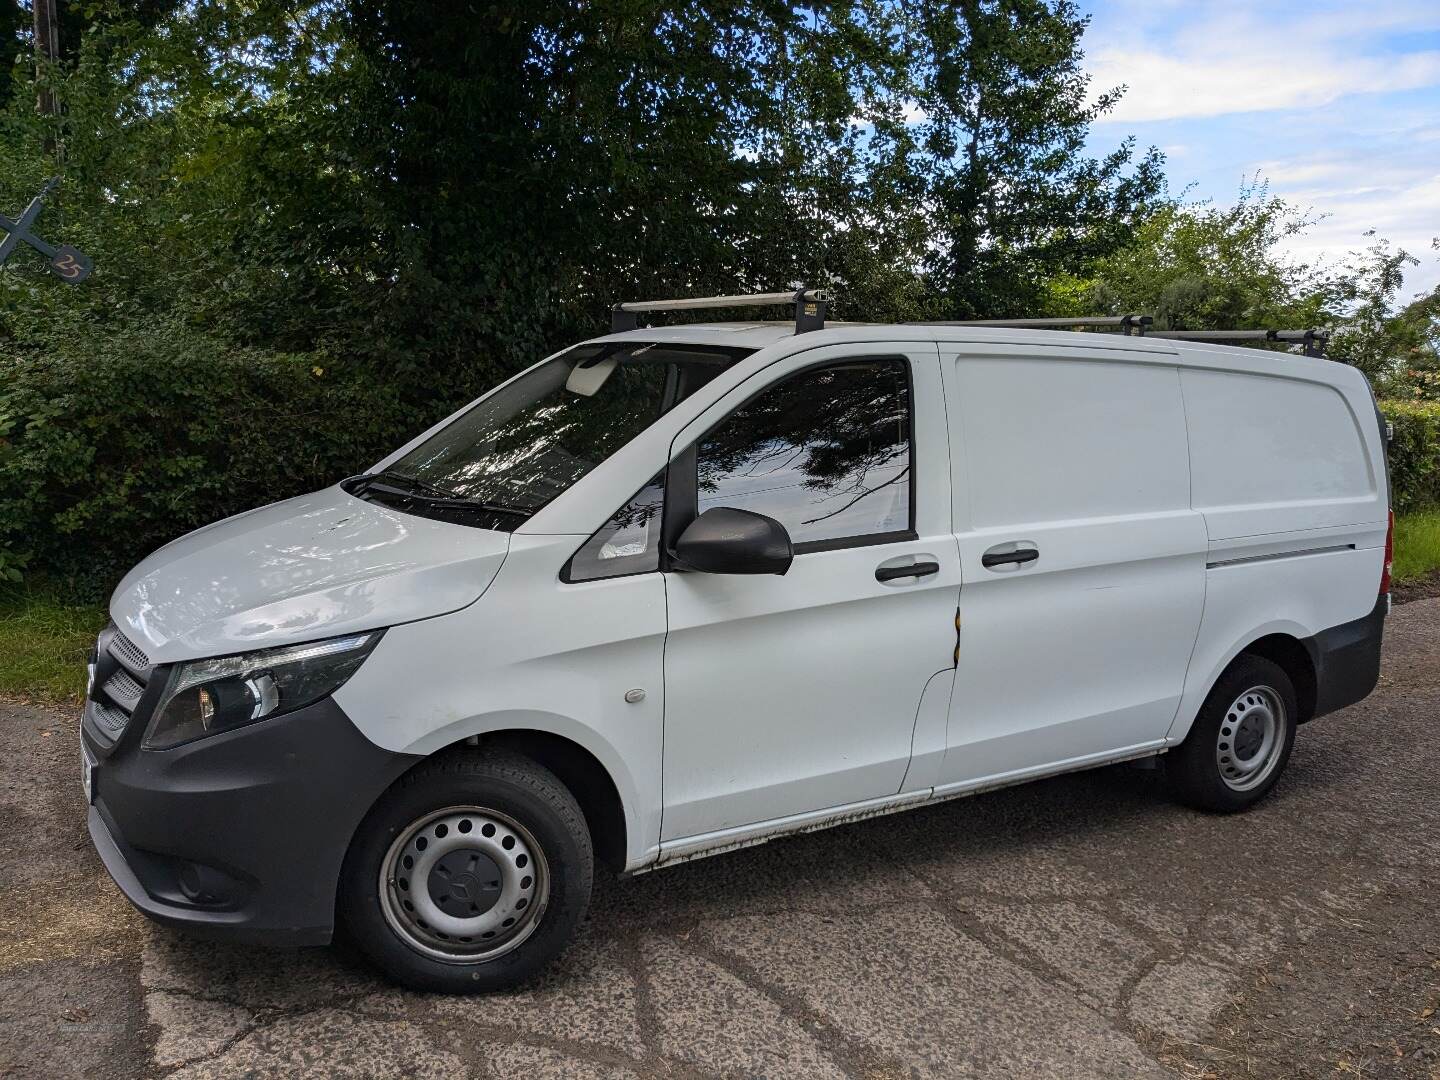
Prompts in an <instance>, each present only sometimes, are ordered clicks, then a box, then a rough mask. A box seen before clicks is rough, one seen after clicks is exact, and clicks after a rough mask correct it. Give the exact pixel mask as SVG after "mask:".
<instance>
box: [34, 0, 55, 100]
mask: <svg viewBox="0 0 1440 1080" xmlns="http://www.w3.org/2000/svg"><path fill="white" fill-rule="evenodd" d="M31 7H32V8H33V9H34V12H35V73H36V75H37V76H38V77H39V78H41V79H46V78H48V77H49V75H50V70H51V65H53V64H54V63H55V61H56V60H57V59H59V57H60V21H59V19H57V18H56V17H55V0H31ZM35 111H36V112H38V113H39V114H40V115H41V116H50V115H52V114H54V113H56V112H59V102H58V101H56V99H55V91H54V90H52V89H50V87H48V86H45V85H42V86H41V87H40V88H39V90H38V91H37V92H36V94H35Z"/></svg>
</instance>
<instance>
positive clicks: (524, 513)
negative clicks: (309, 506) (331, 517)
mask: <svg viewBox="0 0 1440 1080" xmlns="http://www.w3.org/2000/svg"><path fill="white" fill-rule="evenodd" d="M381 477H384V478H385V480H391V479H392V477H393V479H394V480H397V481H399V483H385V482H382V480H381V479H380V478H381ZM360 479H361V480H363V481H364V484H363V486H359V487H358V489H357V490H356V491H355V492H354V494H356V495H357V496H361V497H363V496H365V495H368V494H369V493H370V492H372V491H374V492H377V493H380V494H384V495H389V496H392V497H395V498H400V499H405V500H408V501H410V502H418V503H421V504H423V505H425V506H434V507H438V508H440V509H444V510H468V511H471V512H475V511H481V512H484V513H490V514H511V515H514V516H515V517H522V518H528V517H529V516H530V513H531V512H530V511H529V510H522V509H521V508H520V507H518V506H505V505H503V504H501V503H492V502H485V501H484V500H482V499H466V498H463V497H461V496H458V495H452V494H448V493H447V494H444V495H431V494H429V492H430V491H440V490H442V489H441V488H437V487H433V486H431V485H429V484H425V483H422V482H421V481H418V480H415V479H414V477H410V476H399V475H395V474H389V475H387V474H386V473H384V472H378V473H373V474H371V475H370V476H365V477H361V478H360ZM407 481H410V482H411V483H412V484H413V487H402V486H401V484H404V483H405V482H407ZM417 488H418V489H424V490H416V489H417Z"/></svg>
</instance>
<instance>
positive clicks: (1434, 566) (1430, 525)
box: [0, 510, 1440, 704]
mask: <svg viewBox="0 0 1440 1080" xmlns="http://www.w3.org/2000/svg"><path fill="white" fill-rule="evenodd" d="M1437 571H1440V510H1427V511H1424V512H1421V513H1415V514H1406V515H1404V516H1402V517H1400V518H1398V519H1396V522H1395V581H1396V582H1399V583H1407V582H1413V581H1419V580H1421V579H1423V578H1426V577H1429V576H1430V575H1431V574H1434V573H1436V572H1437ZM105 618H106V616H105V608H104V606H103V605H100V604H74V603H67V602H65V601H62V600H59V599H57V598H56V597H55V596H54V595H53V594H52V593H50V592H48V591H46V590H44V589H42V588H33V589H26V588H15V587H7V588H6V589H4V590H0V694H8V695H10V696H13V697H19V698H26V699H29V700H35V701H44V702H48V703H52V704H65V703H75V702H78V701H79V700H80V699H81V697H82V696H83V695H84V693H85V657H86V655H87V654H88V653H89V651H90V647H91V646H92V645H93V644H94V643H95V635H96V634H98V633H99V632H100V628H101V627H102V626H104V625H105Z"/></svg>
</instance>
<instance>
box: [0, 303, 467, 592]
mask: <svg viewBox="0 0 1440 1080" xmlns="http://www.w3.org/2000/svg"><path fill="white" fill-rule="evenodd" d="M457 389H458V388H457ZM467 394H468V391H465V390H458V396H460V397H464V396H467ZM433 418H434V417H433V416H422V415H417V411H416V410H415V409H414V408H413V407H407V406H405V405H404V404H403V403H401V402H400V401H399V399H398V398H397V397H396V396H395V395H393V394H390V393H388V392H387V391H386V390H385V388H383V387H377V386H376V385H375V384H374V382H373V381H372V380H370V379H369V378H367V377H366V375H365V373H364V372H363V371H362V370H360V369H359V367H358V366H356V365H347V364H345V363H343V362H336V363H333V364H330V365H329V366H322V365H321V364H320V363H318V362H317V359H316V357H314V356H296V355H286V354H282V353H275V352H267V351H263V350H258V349H244V348H236V347H234V346H232V345H226V344H223V343H218V342H216V341H214V340H213V339H211V338H208V337H207V336H205V335H203V334H198V333H195V332H193V331H189V330H186V329H184V328H183V327H177V326H171V327H166V328H156V327H151V328H148V329H147V330H145V331H144V332H138V331H131V330H119V331H117V332H115V333H113V334H111V335H108V336H106V337H104V338H101V339H99V340H96V341H94V342H86V343H84V347H83V348H72V349H69V350H61V349H58V348H57V349H55V350H53V351H51V352H48V353H46V354H44V355H39V356H36V355H27V356H24V357H19V358H17V357H15V356H11V355H5V354H0V559H5V560H6V564H5V565H8V566H9V568H11V569H18V568H19V567H18V565H17V564H20V563H21V560H26V561H29V562H30V563H31V565H32V566H34V567H36V568H38V569H41V570H43V571H44V572H45V573H46V575H47V576H50V577H51V578H54V579H57V583H58V584H61V585H62V586H64V587H65V591H66V592H68V593H71V594H75V595H79V596H84V597H87V598H88V597H93V596H94V595H96V594H97V593H99V592H101V591H103V590H104V589H106V588H108V587H109V586H111V585H113V584H114V582H115V581H116V580H117V579H118V577H119V576H120V575H121V574H123V573H124V572H125V570H126V569H128V568H129V566H130V565H132V564H133V563H134V562H135V561H136V560H137V559H138V558H139V557H140V556H142V555H144V554H145V553H147V552H148V551H150V550H153V549H154V548H155V547H157V546H159V545H161V544H163V543H166V542H168V541H169V540H172V539H174V538H175V537H177V536H179V535H181V534H182V533H185V532H187V531H189V530H191V529H194V528H196V527H198V526H200V525H203V524H206V523H207V522H210V521H214V520H216V519H217V518H220V517H224V516H226V515H229V514H233V513H236V512H239V511H241V510H246V509H249V508H251V507H254V506H259V505H262V504H264V503H267V502H273V501H275V500H276V499H279V498H284V497H287V496H290V495H294V494H297V493H300V492H303V491H307V490H311V489H314V488H317V487H321V486H324V485H325V484H328V483H332V482H334V481H335V480H337V479H339V478H340V477H342V476H346V475H349V474H351V473H354V472H358V471H360V470H362V469H364V468H365V467H366V466H367V465H369V464H371V463H373V462H374V461H375V460H377V459H378V458H379V457H381V456H383V454H384V453H385V452H386V451H388V450H389V449H390V448H392V447H393V446H395V445H397V444H398V443H399V442H400V441H402V437H403V436H405V435H406V434H407V433H411V432H413V431H415V430H418V429H419V428H420V427H421V426H422V425H423V424H424V423H425V422H426V421H427V420H430V419H433ZM10 576H12V577H13V576H14V575H10Z"/></svg>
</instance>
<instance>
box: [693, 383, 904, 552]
mask: <svg viewBox="0 0 1440 1080" xmlns="http://www.w3.org/2000/svg"><path fill="white" fill-rule="evenodd" d="M910 417H911V404H910V381H909V372H908V370H907V368H906V366H905V361H903V360H873V361H857V362H851V363H844V364H836V365H833V366H830V367H823V368H813V369H811V370H808V371H804V372H801V373H799V374H797V375H794V376H792V377H791V378H789V379H786V380H785V381H784V382H782V383H779V384H778V385H776V386H773V387H771V388H770V389H768V390H766V391H765V392H764V393H763V394H761V395H760V396H759V397H757V398H755V399H753V400H752V401H750V402H747V403H746V404H745V405H742V406H741V407H740V408H739V409H737V410H736V411H735V412H733V413H732V414H731V415H730V416H729V417H728V418H727V419H726V420H725V421H724V422H723V423H722V424H720V426H719V427H717V428H715V429H714V430H712V431H711V432H710V433H709V434H708V435H706V436H705V437H704V438H703V439H702V440H701V441H700V444H699V446H698V447H697V452H696V469H697V474H696V481H697V482H696V489H697V490H696V495H697V509H698V511H699V512H700V513H703V512H704V511H706V510H708V509H710V508H711V507H715V506H730V507H735V508H737V509H741V510H753V511H755V512H756V513H759V514H765V515H767V516H769V517H772V518H775V519H776V520H777V521H779V522H780V523H781V524H782V525H784V526H785V528H786V529H787V530H789V532H790V537H791V539H792V540H793V541H794V543H795V544H796V545H797V547H799V546H801V545H807V544H814V545H826V546H838V542H843V541H846V540H855V541H857V542H860V543H867V542H873V541H874V540H875V539H876V538H880V537H887V536H891V535H895V534H905V533H908V532H909V531H910V529H911V502H912V487H913V468H912V463H911V453H910V428H911V419H910Z"/></svg>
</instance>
